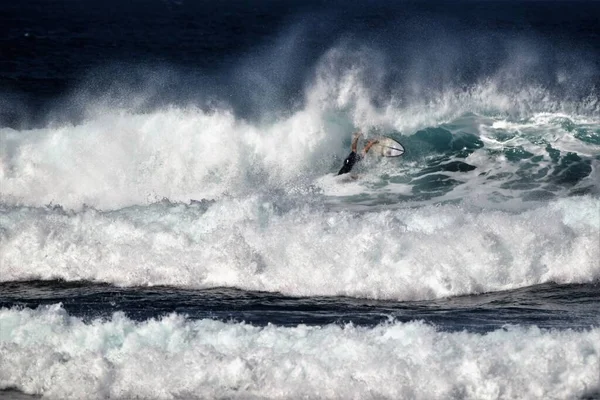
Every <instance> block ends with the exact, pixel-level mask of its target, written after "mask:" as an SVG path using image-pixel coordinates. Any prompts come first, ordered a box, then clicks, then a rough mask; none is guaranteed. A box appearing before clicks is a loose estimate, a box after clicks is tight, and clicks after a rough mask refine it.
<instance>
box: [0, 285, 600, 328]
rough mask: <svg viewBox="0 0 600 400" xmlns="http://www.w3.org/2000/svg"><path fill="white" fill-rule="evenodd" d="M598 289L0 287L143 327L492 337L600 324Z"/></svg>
mask: <svg viewBox="0 0 600 400" xmlns="http://www.w3.org/2000/svg"><path fill="white" fill-rule="evenodd" d="M599 288H600V287H599V286H598V284H584V285H581V284H578V285H556V284H546V285H539V286H533V287H529V288H526V289H519V290H511V291H506V292H496V293H489V294H481V295H470V296H462V297H455V298H452V299H440V300H434V301H408V302H407V301H405V302H395V301H381V300H368V299H357V298H350V297H308V298H294V297H286V296H282V295H280V294H277V293H268V292H247V291H241V290H235V289H230V288H215V289H207V290H185V289H180V288H169V287H153V288H140V287H133V288H119V287H114V286H110V285H99V284H90V283H84V282H71V283H69V282H58V281H36V282H9V283H3V284H1V285H0V289H1V291H0V293H1V294H0V307H29V308H37V307H40V306H44V305H52V304H56V303H62V305H63V307H64V309H65V310H66V311H67V312H68V313H69V315H73V316H76V317H80V318H83V319H85V320H88V321H89V320H92V319H95V318H109V317H111V316H112V315H113V313H115V312H117V311H121V312H123V313H125V315H126V316H127V317H129V318H131V319H134V320H137V321H144V320H147V319H151V318H161V317H163V316H166V315H168V314H171V313H178V314H182V315H185V316H187V317H188V318H191V319H204V318H210V319H215V320H221V321H231V322H247V323H251V324H255V325H259V326H265V325H267V324H275V325H280V326H296V325H299V324H305V325H327V324H341V325H344V324H348V323H351V324H354V325H358V326H375V325H378V324H381V323H386V322H391V321H400V322H409V321H414V320H422V321H425V322H427V323H429V324H432V325H434V326H436V327H438V328H440V329H442V330H444V331H450V332H453V331H461V330H467V331H470V332H478V333H485V332H490V331H493V330H496V329H500V328H502V327H503V326H505V325H509V324H518V325H525V326H527V325H533V326H538V327H540V328H546V329H551V328H559V329H585V328H590V327H593V326H598V324H600V313H599V312H598V304H599V303H600V290H599Z"/></svg>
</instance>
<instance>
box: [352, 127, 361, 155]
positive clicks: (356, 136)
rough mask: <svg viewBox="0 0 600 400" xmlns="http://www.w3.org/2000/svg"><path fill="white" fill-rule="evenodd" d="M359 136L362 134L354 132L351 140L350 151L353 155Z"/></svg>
mask: <svg viewBox="0 0 600 400" xmlns="http://www.w3.org/2000/svg"><path fill="white" fill-rule="evenodd" d="M361 135H362V133H360V132H356V133H355V134H354V137H353V138H352V151H353V152H355V153H356V149H357V148H358V139H359V138H360V136H361Z"/></svg>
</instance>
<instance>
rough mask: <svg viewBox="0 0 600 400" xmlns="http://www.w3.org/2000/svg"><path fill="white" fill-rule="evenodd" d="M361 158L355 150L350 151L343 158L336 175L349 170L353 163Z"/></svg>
mask: <svg viewBox="0 0 600 400" xmlns="http://www.w3.org/2000/svg"><path fill="white" fill-rule="evenodd" d="M361 158H362V157H361V156H360V155H359V154H356V152H355V151H353V152H352V153H350V155H349V156H348V157H346V159H345V160H344V165H343V166H342V169H340V172H338V175H342V174H347V173H348V172H350V171H351V170H352V167H354V164H356V162H357V161H360V159H361Z"/></svg>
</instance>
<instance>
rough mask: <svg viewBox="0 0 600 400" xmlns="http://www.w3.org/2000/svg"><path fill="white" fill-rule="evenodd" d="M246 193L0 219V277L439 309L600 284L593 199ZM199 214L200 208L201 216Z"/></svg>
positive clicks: (31, 211) (20, 213) (9, 214)
mask: <svg viewBox="0 0 600 400" xmlns="http://www.w3.org/2000/svg"><path fill="white" fill-rule="evenodd" d="M286 201H287V200H286V198H284V199H275V198H268V197H258V196H254V197H250V198H245V199H241V198H237V199H229V200H222V201H219V202H216V203H213V204H212V205H210V206H208V208H207V209H206V207H205V206H202V205H197V204H192V205H191V206H186V205H183V204H169V203H158V204H154V205H152V206H149V207H147V206H146V207H141V206H136V207H130V208H126V209H122V210H119V211H112V212H101V211H96V210H93V209H86V210H82V211H79V212H63V211H62V210H49V209H40V208H22V207H17V208H8V209H5V210H4V211H2V213H0V234H1V235H0V279H1V280H3V281H13V280H28V279H57V278H58V279H65V280H69V281H71V280H89V281H96V282H109V283H113V284H116V285H125V286H134V285H174V286H188V287H197V288H207V287H237V288H242V289H248V290H264V291H272V292H282V293H285V294H288V295H293V296H305V295H306V296H313V295H348V296H353V297H370V298H379V299H383V298H386V299H398V300H411V299H433V298H440V297H445V296H456V295H464V294H471V293H481V292H490V291H497V290H506V289H514V288H518V287H525V286H530V285H535V284H540V283H545V282H559V283H583V282H593V281H595V280H598V279H600V265H599V264H598V260H599V259H600V248H599V246H598V238H599V236H600V200H599V199H596V198H592V197H577V198H569V199H562V200H558V201H554V202H549V203H546V204H542V205H539V206H538V207H534V208H532V209H530V210H525V211H519V212H506V211H490V210H486V209H480V208H478V207H475V206H468V205H467V204H462V205H445V206H435V205H434V206H426V207H421V208H405V209H395V210H383V211H373V212H365V213H357V212H350V211H331V210H327V209H325V208H323V207H322V206H319V205H318V204H317V205H312V204H306V205H298V204H294V203H287V202H286ZM205 209H206V211H204V210H205Z"/></svg>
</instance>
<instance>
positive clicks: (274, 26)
mask: <svg viewBox="0 0 600 400" xmlns="http://www.w3.org/2000/svg"><path fill="white" fill-rule="evenodd" d="M598 16H600V4H599V2H597V1H493V0H492V1H454V2H451V3H448V2H446V1H437V0H431V1H401V2H394V3H390V2H386V1H368V2H336V1H334V2H323V1H267V0H264V1H257V2H245V1H225V2H211V1H171V0H163V1H159V0H152V1H127V2H124V3H123V2H117V1H106V2H91V3H90V2H85V3H83V2H79V1H75V0H73V1H53V2H45V1H36V0H32V1H27V2H22V3H13V4H9V3H7V2H5V3H3V5H2V6H1V8H0V18H1V20H2V22H3V23H2V26H1V27H0V54H2V56H1V57H2V62H1V63H0V89H1V94H2V98H3V99H4V101H3V107H2V111H1V114H0V124H1V125H5V126H13V127H15V126H31V125H32V124H34V125H35V124H40V123H43V121H45V120H47V119H48V118H49V117H50V116H51V118H53V119H56V118H63V119H64V118H67V119H75V120H76V119H77V118H80V117H81V114H82V113H83V109H84V108H85V99H88V98H89V96H91V97H93V98H97V97H101V96H108V97H109V98H110V101H111V102H113V103H117V104H119V102H124V103H125V104H127V101H128V99H130V98H131V96H132V95H134V94H135V93H143V94H144V96H145V101H144V104H143V106H144V107H146V108H147V107H150V108H154V107H157V106H162V105H165V104H200V105H203V106H210V105H214V104H221V103H226V104H229V105H231V106H233V107H234V108H235V110H236V112H237V113H238V114H239V115H246V116H253V117H259V116H260V115H261V113H264V112H265V110H267V109H268V110H269V111H273V110H280V111H285V110H289V108H290V106H292V105H294V104H296V103H298V102H301V101H302V89H303V88H304V87H305V85H306V82H307V80H308V79H309V78H310V77H311V76H312V74H313V73H314V67H315V65H316V63H317V62H318V60H319V59H320V57H321V56H323V54H325V53H326V52H327V51H328V50H330V49H331V47H332V46H338V45H341V46H346V47H347V48H360V47H361V46H366V47H369V48H371V49H377V50H380V51H381V52H382V53H383V54H384V56H383V58H382V59H380V60H378V62H380V64H381V66H382V67H383V68H384V72H383V74H384V77H383V84H382V85H381V86H380V93H379V94H378V96H379V101H381V102H385V101H386V99H389V98H390V96H394V97H396V98H398V97H403V98H405V100H406V101H409V100H410V99H413V98H426V97H431V96H435V95H436V93H438V92H439V90H442V89H444V88H449V87H464V88H468V87H469V85H471V84H473V83H474V82H476V81H478V80H481V79H482V78H485V77H486V76H493V75H494V74H495V73H497V72H498V71H499V70H501V69H502V68H504V67H506V65H507V63H511V62H512V60H514V59H515V58H519V60H514V61H519V62H521V61H522V60H520V59H522V58H523V57H525V58H527V57H529V59H527V60H525V61H526V63H525V64H526V65H525V68H519V70H515V71H513V74H514V75H513V76H512V80H507V81H505V82H503V85H506V86H507V88H510V87H515V86H519V85H522V84H523V83H524V82H527V84H539V85H542V86H543V87H547V88H551V89H552V91H553V93H555V94H557V95H559V96H560V97H561V98H562V99H566V98H582V97H585V96H588V95H589V94H590V93H593V92H594V91H596V90H598V87H599V85H600V76H599V74H598V70H599V67H600V61H599V60H600V57H599V54H600V44H599V43H600V36H599V30H600V29H599V27H598ZM355 61H357V60H356V56H355V55H351V54H349V55H348V56H347V62H348V63H349V64H351V63H354V62H355ZM558 73H560V74H564V75H565V76H566V79H563V78H558V77H557V74H558ZM378 78H380V77H378ZM82 103H83V104H82Z"/></svg>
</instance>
